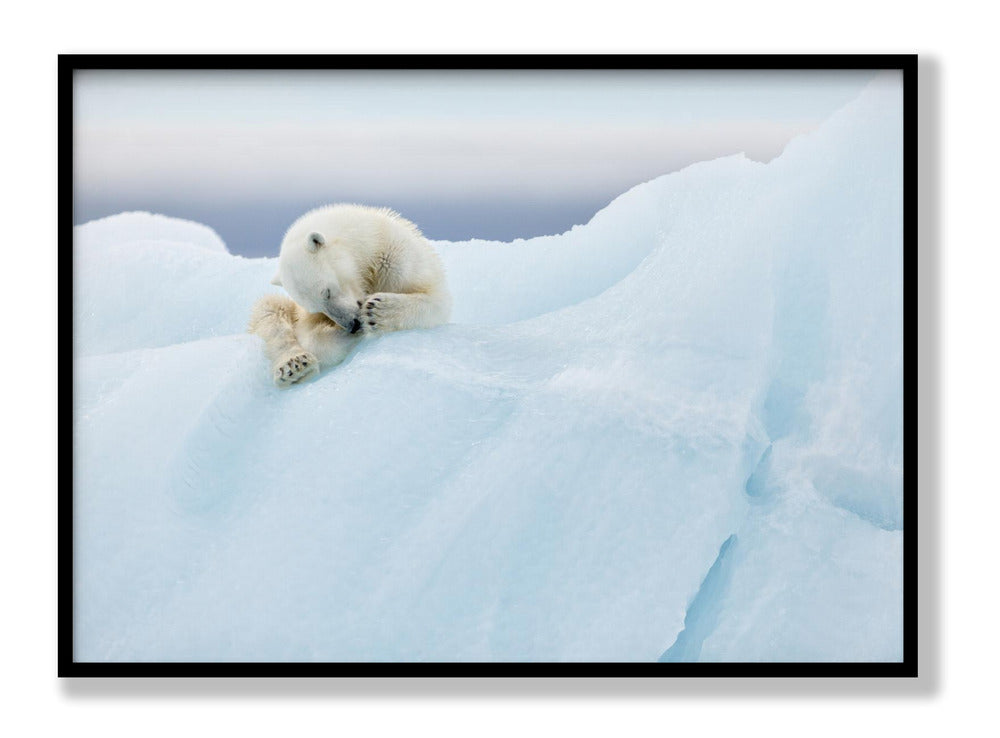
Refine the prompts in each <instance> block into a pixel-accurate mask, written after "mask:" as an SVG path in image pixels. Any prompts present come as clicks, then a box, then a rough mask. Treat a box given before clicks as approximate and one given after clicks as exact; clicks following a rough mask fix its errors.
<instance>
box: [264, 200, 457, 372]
mask: <svg viewBox="0 0 1000 738" xmlns="http://www.w3.org/2000/svg"><path fill="white" fill-rule="evenodd" d="M271 284H275V285H278V286H281V287H284V288H285V290H286V291H287V292H288V294H289V295H291V298H292V299H288V298H287V297H283V296H280V295H268V296H266V297H263V298H261V299H260V300H258V301H257V303H256V305H254V307H253V311H252V313H251V316H250V325H249V330H250V332H251V333H255V334H256V335H258V336H260V337H261V338H262V339H264V353H265V355H266V356H267V358H268V359H269V360H270V361H271V369H272V375H273V378H274V382H275V384H277V385H278V386H279V387H288V386H290V385H292V384H294V383H296V382H300V381H302V380H303V379H307V378H309V377H312V376H313V375H315V374H317V373H318V372H319V371H320V369H323V368H326V367H328V366H332V365H334V364H339V363H340V362H341V361H343V359H344V357H346V356H347V354H348V353H349V352H350V350H351V348H353V347H354V345H355V344H356V343H357V341H358V340H359V339H360V338H361V337H362V336H364V335H367V334H377V333H385V332H388V331H398V330H403V329H406V328H432V327H434V326H437V325H441V324H443V323H447V322H448V318H449V316H450V313H451V296H450V294H449V292H448V288H447V284H446V282H445V276H444V269H443V267H442V266H441V262H440V260H439V259H438V256H437V254H436V253H435V252H434V249H432V248H431V246H430V244H429V243H427V240H426V239H425V238H424V236H423V234H421V232H420V230H419V229H418V228H417V227H416V226H415V225H414V224H413V223H411V222H410V221H408V220H406V219H405V218H403V217H402V216H400V215H399V214H398V213H396V212H394V211H392V210H389V209H388V208H373V207H367V206H364V205H327V206H325V207H321V208H317V209H316V210H311V211H309V212H308V213H306V214H305V215H303V216H302V217H300V218H299V219H298V220H296V221H295V222H294V223H293V224H292V225H291V227H290V228H289V229H288V231H287V232H286V233H285V237H284V239H283V240H282V242H281V253H280V256H279V259H278V273H277V274H276V275H275V277H274V279H272V280H271Z"/></svg>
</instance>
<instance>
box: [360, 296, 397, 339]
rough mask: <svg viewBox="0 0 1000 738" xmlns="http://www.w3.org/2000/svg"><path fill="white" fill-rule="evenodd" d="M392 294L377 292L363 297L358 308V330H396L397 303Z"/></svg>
mask: <svg viewBox="0 0 1000 738" xmlns="http://www.w3.org/2000/svg"><path fill="white" fill-rule="evenodd" d="M397 302H398V301H397V300H396V299H395V296H394V295H389V294H386V293H384V292H379V293H376V294H374V295H369V296H368V297H366V298H365V300H364V302H363V304H362V305H361V308H360V309H359V310H358V321H359V322H360V323H361V326H360V330H361V331H363V332H364V333H384V332H385V331H394V330H397V325H396V324H397V323H398V319H399V305H398V304H397Z"/></svg>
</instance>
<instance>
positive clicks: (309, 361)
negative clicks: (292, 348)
mask: <svg viewBox="0 0 1000 738" xmlns="http://www.w3.org/2000/svg"><path fill="white" fill-rule="evenodd" d="M318 372H319V361H318V360H317V359H316V357H315V356H313V355H312V354H310V353H309V352H308V351H306V352H303V353H301V354H294V355H292V356H289V357H288V358H287V359H282V360H281V361H279V362H277V363H276V364H275V365H274V383H275V384H276V385H278V386H279V387H290V386H291V385H293V384H295V383H296V382H301V381H302V380H303V379H308V378H309V377H311V376H312V375H314V374H317V373H318Z"/></svg>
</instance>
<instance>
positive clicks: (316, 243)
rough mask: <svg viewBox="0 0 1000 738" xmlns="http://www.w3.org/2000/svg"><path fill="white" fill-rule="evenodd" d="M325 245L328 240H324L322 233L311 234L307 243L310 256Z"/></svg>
mask: <svg viewBox="0 0 1000 738" xmlns="http://www.w3.org/2000/svg"><path fill="white" fill-rule="evenodd" d="M324 243H326V239H324V238H323V234H322V233H310V234H309V240H307V241H306V250H307V251H309V253H310V254H315V253H316V252H317V251H319V247H320V246H322V245H323V244H324Z"/></svg>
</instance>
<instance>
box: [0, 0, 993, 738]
mask: <svg viewBox="0 0 1000 738" xmlns="http://www.w3.org/2000/svg"><path fill="white" fill-rule="evenodd" d="M553 5H554V6H555V7H553V8H551V9H546V8H545V7H543V5H542V4H541V3H540V2H539V0H530V2H529V1H524V0H510V1H509V2H506V3H502V4H492V5H491V6H490V7H489V9H487V8H486V7H485V6H482V7H475V6H473V5H470V4H468V3H464V2H463V3H459V2H452V3H445V2H437V3H431V2H422V3H407V4H403V3H391V6H392V7H396V14H395V17H397V18H398V19H399V21H398V23H396V24H392V25H391V26H387V25H384V21H385V19H386V18H388V17H392V14H391V13H390V12H389V8H390V4H387V3H376V4H358V7H357V9H355V10H350V11H344V10H341V11H339V13H340V15H338V16H337V17H336V18H332V11H331V8H332V7H333V6H332V4H330V3H315V2H314V3H286V4H283V5H281V6H276V7H265V6H252V5H246V6H242V11H241V12H242V14H241V15H239V16H237V15H235V13H236V12H237V11H236V10H235V9H232V8H234V7H235V6H228V7H229V8H231V9H227V10H221V9H217V8H214V7H210V6H208V5H207V4H206V3H204V2H190V1H185V0H179V2H177V3H174V4H173V5H172V6H169V7H168V6H156V8H155V13H154V14H153V15H152V16H150V15H149V13H150V11H149V9H142V10H137V9H136V6H135V5H134V3H131V2H124V1H123V0H119V1H116V2H101V1H100V0H95V2H91V3H80V4H77V5H74V6H68V5H67V6H65V7H64V8H62V9H61V10H58V11H56V10H54V9H53V8H49V7H44V6H42V5H41V4H39V5H35V6H31V7H30V8H29V7H28V6H26V5H21V6H19V7H18V8H17V9H15V10H14V11H11V12H10V13H9V14H8V15H9V16H10V17H9V18H8V23H6V24H5V29H4V44H3V49H4V52H3V53H4V64H3V65H2V67H0V68H2V70H3V71H2V72H0V74H2V75H3V89H4V91H5V96H4V97H5V102H6V103H7V104H6V105H5V114H4V116H3V117H2V118H0V121H2V123H0V125H2V126H3V132H4V138H5V139H6V141H7V142H13V145H12V147H11V148H10V149H9V150H8V151H9V152H10V154H9V155H10V156H12V160H10V161H6V162H5V165H4V170H5V176H4V177H2V178H0V187H2V188H3V196H4V200H5V201H6V202H8V203H16V205H15V206H14V207H13V208H8V209H6V210H5V216H6V218H5V221H6V223H7V224H8V225H9V226H13V228H12V229H11V231H10V232H9V233H8V234H7V237H6V243H7V249H6V251H5V253H6V255H7V260H8V274H10V275H14V278H13V279H11V280H8V285H7V288H6V289H5V290H4V292H3V298H2V299H3V307H4V313H5V315H7V316H9V318H8V319H7V320H6V321H5V325H6V326H8V328H7V330H8V336H9V338H8V340H9V342H10V345H11V346H12V347H13V349H12V351H8V352H7V353H6V354H5V361H4V369H3V371H4V376H5V378H7V386H8V392H7V396H6V397H5V402H4V408H5V413H4V415H5V420H6V422H5V424H4V435H5V443H4V444H3V448H4V464H5V466H6V467H7V477H8V478H7V480H6V484H5V485H4V486H5V490H6V498H7V505H6V509H5V513H4V514H3V515H2V516H0V526H2V528H0V561H2V562H3V563H2V565H3V580H2V581H3V583H4V585H5V586H4V590H5V591H4V595H5V597H4V600H5V604H4V607H3V620H2V626H0V639H2V640H0V654H2V661H3V677H2V678H3V682H4V684H3V690H2V694H3V711H4V724H5V725H14V726H18V727H19V728H20V730H18V729H17V727H16V728H15V731H16V732H23V733H25V734H30V735H36V734H37V735H46V734H50V733H51V734H70V733H71V732H72V734H74V735H100V736H118V735H134V734H136V733H139V732H141V734H143V735H146V736H154V737H155V736H167V735H170V736H173V735H177V734H179V733H180V734H191V735H202V734H206V735H207V734H215V735H221V734H225V735H241V736H242V735H274V734H281V735H301V734H307V733H309V734H311V733H313V732H320V733H326V732H333V731H337V732H341V733H343V734H345V735H354V734H367V735H388V734H392V735H396V734H404V733H407V734H408V733H411V732H416V731H421V728H424V727H426V728H431V729H432V730H433V731H434V732H436V733H442V734H444V733H449V734H465V733H467V732H474V733H476V734H482V735H508V734H510V733H511V732H512V731H514V730H518V731H522V732H525V731H530V733H529V734H535V733H542V732H545V733H556V732H558V733H560V734H566V733H569V734H574V735H575V734H583V735H608V734H617V735H625V734H629V733H631V732H632V731H633V730H639V729H641V728H643V727H645V728H647V729H650V730H655V731H656V732H668V731H669V732H670V733H672V734H683V735H730V736H731V735H744V734H746V733H748V732H749V733H754V734H755V733H758V732H760V733H766V734H768V735H796V736H798V735H802V734H809V735H815V736H825V735H841V734H844V733H846V732H848V731H851V732H854V733H859V734H860V735H874V734H879V733H888V732H889V731H892V732H893V733H894V734H903V735H906V734H909V735H924V734H927V735H940V734H947V733H948V732H952V731H954V730H956V729H958V730H960V729H961V725H962V724H968V725H973V724H975V722H977V721H976V718H980V719H981V720H982V721H983V723H984V724H992V723H993V722H995V721H993V720H992V719H991V718H992V712H993V698H994V694H993V693H994V690H993V689H992V687H991V685H992V684H994V683H995V674H994V664H995V661H996V659H997V656H998V653H997V637H996V632H997V627H996V625H995V622H994V621H995V618H994V612H995V609H994V608H993V607H992V603H993V600H994V599H995V597H994V596H993V592H992V590H991V584H992V581H993V579H994V577H993V576H992V572H991V570H990V565H991V563H992V562H993V561H995V559H996V554H995V549H994V547H993V541H994V540H995V537H996V536H995V528H996V522H997V520H998V519H1000V510H998V504H997V498H996V475H995V474H994V473H993V472H994V466H995V465H994V463H993V458H994V456H995V453H996V452H995V446H996V437H997V434H996V423H995V419H996V417H997V415H998V411H1000V407H998V396H997V394H998V393H997V389H996V384H995V383H994V376H995V374H996V371H995V363H994V362H993V361H992V358H993V354H994V353H995V352H994V350H993V345H994V339H995V335H996V330H995V327H994V316H995V315H996V313H997V307H998V306H997V298H996V295H997V290H996V288H995V287H994V284H993V283H994V281H995V279H996V277H995V275H996V274H997V266H998V263H997V262H998V256H997V249H996V229H995V228H994V227H993V223H992V220H991V219H992V217H993V214H994V211H995V204H994V202H993V200H994V198H995V193H996V185H995V176H994V173H995V171H996V170H997V169H998V165H1000V162H998V155H997V150H998V146H997V142H996V133H995V129H996V120H997V115H996V113H997V103H996V98H995V84H994V79H993V75H992V72H994V71H995V69H996V59H995V52H994V51H993V48H994V43H993V41H994V38H993V35H994V29H995V28H996V21H997V18H996V15H997V13H996V10H995V9H992V8H991V7H990V6H988V5H984V4H982V3H972V2H963V1H962V0H956V2H952V3H949V4H948V5H947V6H940V5H934V6H932V5H925V6H921V5H917V4H914V3H903V2H886V3H880V4H876V3H872V2H870V0H844V2H841V3H838V4H836V5H828V6H827V7H824V8H818V7H817V6H816V5H815V4H813V5H808V4H803V3H801V2H800V1H794V2H793V1H791V0H786V1H784V2H766V1H762V2H757V3H735V2H733V3H725V4H694V3H689V4H684V6H683V7H681V8H676V7H674V8H671V7H669V6H667V5H665V4H653V3H645V2H635V1H634V0H622V1H621V2H616V3H606V4H603V5H602V6H601V7H593V6H587V7H591V8H593V10H589V11H588V10H583V8H584V7H585V6H583V5H580V6H577V8H573V6H570V5H567V4H565V3H558V4H553ZM432 7H435V8H437V9H438V11H437V12H435V11H434V10H432ZM571 8H573V9H571ZM925 8H926V9H925ZM574 13H585V14H586V16H585V17H577V16H575V15H574ZM331 50H343V51H411V52H412V51H449V50H450V51H477V52H478V51H503V52H508V51H545V52H549V51H566V52H593V51H607V52H623V51H643V52H668V51H669V52H837V53H839V52H859V53H860V52H912V51H917V52H919V53H921V55H922V59H923V63H922V67H921V74H922V77H923V78H922V81H921V94H922V95H923V98H922V102H921V114H922V120H921V125H922V127H923V130H922V137H923V142H922V151H921V155H922V157H923V159H922V166H923V168H924V169H923V171H924V174H925V181H924V183H923V187H924V189H923V191H922V195H921V228H922V236H923V241H922V244H921V267H922V268H923V269H924V270H925V273H924V274H923V275H922V277H921V280H920V288H921V294H920V297H921V312H920V318H921V321H922V325H921V344H920V358H921V382H920V384H921V402H922V405H921V419H922V421H924V423H925V427H926V430H924V431H923V433H922V437H921V442H920V444H919V446H918V449H919V452H920V465H919V468H920V473H921V480H920V481H921V498H922V499H921V504H922V508H921V530H920V534H921V547H922V557H921V562H920V565H921V574H922V580H923V582H922V585H923V587H922V597H921V599H922V605H923V609H922V611H921V617H922V628H923V629H924V632H923V633H922V638H921V662H922V670H923V672H924V673H925V674H926V675H927V676H926V677H924V678H923V679H921V680H920V681H918V682H905V683H892V682H873V683H858V682H832V683H831V682H803V681H795V682H756V683H741V682H736V681H727V682H716V681H690V682H681V681H662V682H652V681H639V682H629V683H618V682H615V683H609V682H603V683H591V682H586V683H579V682H559V683H523V682H515V683H503V684H497V683H479V682H468V681H462V682H437V683H431V684H427V683H417V684H414V683H411V682H403V681H395V682H391V683H388V684H386V683H382V682H352V683H342V682H340V683H336V682H295V683H287V682H282V683H267V684H264V683H237V682H230V683H214V682H197V683H192V682H172V683H163V682H143V683H128V682H114V683H109V682H73V683H70V682H67V681H58V680H57V679H56V677H55V670H56V664H55V637H56V601H55V593H56V588H55V573H56V541H55V523H56V504H55V495H56V484H55V465H54V461H55V417H56V402H55V399H56V398H55V391H54V390H55V387H56V366H55V328H56V318H55V299H54V298H55V297H56V291H55V275H56V256H55V252H54V250H53V249H52V244H53V243H54V242H55V212H56V211H55V205H56V189H55V176H56V147H55V142H56V115H55V103H56V97H55V83H56V56H55V55H56V54H57V53H58V52H109V51H118V52H215V51H228V52H245V51H274V52H300V51H331ZM938 137H940V138H939V139H938ZM988 219H990V220H988ZM64 247H65V245H64ZM29 306H30V307H29ZM938 383H940V384H938ZM907 451H908V452H911V451H912V449H907ZM907 483H908V484H909V483H910V480H907ZM432 726H433V727H432ZM445 728H448V729H449V730H445ZM421 732H422V731H421Z"/></svg>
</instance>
